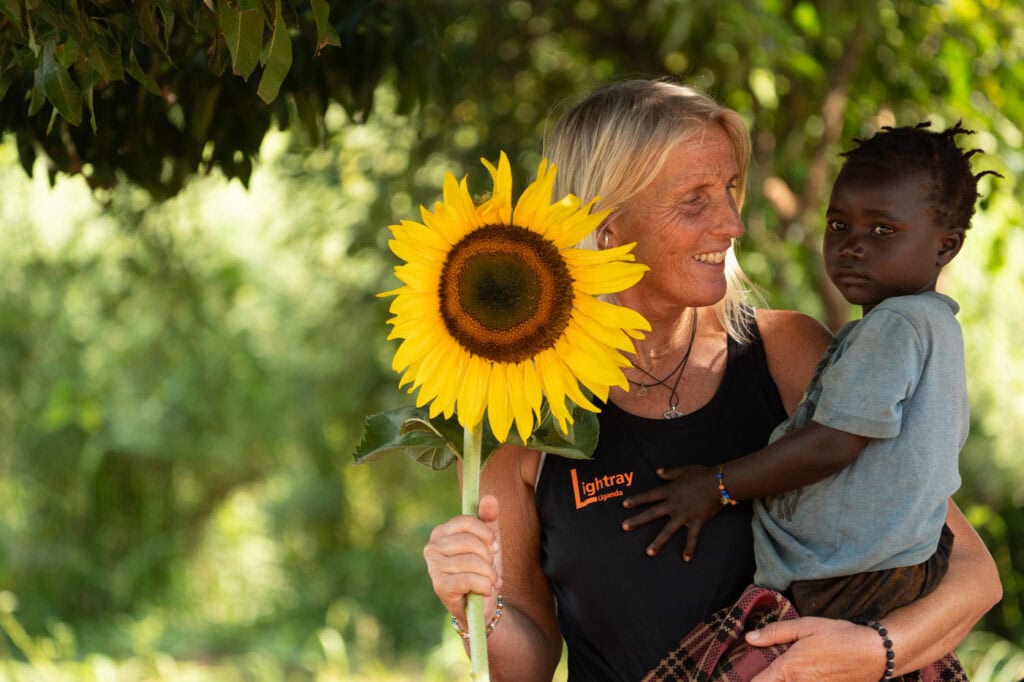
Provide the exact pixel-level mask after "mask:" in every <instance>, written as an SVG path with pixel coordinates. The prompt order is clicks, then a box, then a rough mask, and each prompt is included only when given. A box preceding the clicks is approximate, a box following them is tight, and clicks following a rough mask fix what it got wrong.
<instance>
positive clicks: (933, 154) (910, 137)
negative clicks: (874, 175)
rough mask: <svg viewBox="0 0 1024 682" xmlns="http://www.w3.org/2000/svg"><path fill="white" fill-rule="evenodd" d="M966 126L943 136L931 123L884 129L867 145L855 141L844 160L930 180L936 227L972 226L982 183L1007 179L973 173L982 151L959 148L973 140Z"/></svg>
mask: <svg viewBox="0 0 1024 682" xmlns="http://www.w3.org/2000/svg"><path fill="white" fill-rule="evenodd" d="M961 123H962V121H957V123H956V125H954V126H953V127H951V128H947V129H946V130H944V131H942V132H941V133H934V132H931V131H930V130H927V128H929V127H930V126H931V122H930V121H925V122H923V123H918V124H917V125H915V126H906V127H900V128H894V127H892V126H884V127H883V128H882V130H881V131H879V132H878V133H877V134H875V135H874V136H872V137H870V138H867V139H860V138H854V140H853V141H854V142H856V143H857V146H856V147H854V148H853V149H851V150H850V151H848V152H844V153H843V154H841V155H840V156H843V157H845V158H846V165H855V164H864V165H870V166H880V167H884V168H885V169H886V170H888V171H896V172H906V173H912V172H916V171H927V172H929V173H930V174H931V179H932V193H931V195H930V196H929V200H930V201H931V203H932V205H933V206H934V207H935V217H936V223H937V224H938V225H942V226H944V227H945V228H946V229H953V228H956V227H962V228H963V229H965V230H966V229H967V228H969V227H970V226H971V216H973V215H974V204H975V202H976V201H977V200H978V179H979V178H981V177H982V176H985V175H995V176H997V177H1003V176H1002V175H1000V174H999V173H996V172H995V171H990V170H987V171H982V172H980V173H977V174H975V173H972V172H971V164H970V158H971V157H972V156H974V155H975V154H977V153H978V152H980V151H981V150H980V149H972V150H970V151H967V152H965V151H963V150H962V149H961V148H960V147H958V146H957V144H956V140H955V137H956V136H957V135H971V134H973V133H974V131H973V130H966V129H965V128H963V127H961V125H960V124H961Z"/></svg>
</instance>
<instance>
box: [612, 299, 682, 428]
mask: <svg viewBox="0 0 1024 682" xmlns="http://www.w3.org/2000/svg"><path fill="white" fill-rule="evenodd" d="M696 338H697V311H696V309H695V310H694V311H693V323H692V324H691V325H690V344H689V345H688V346H687V347H686V353H684V354H683V359H682V360H680V361H679V364H678V365H676V366H675V369H673V370H672V371H671V372H669V373H668V376H666V377H665V378H664V379H659V378H658V377H656V376H654V375H653V374H651V373H650V372H648V371H647V370H646V369H644V368H643V367H641V366H639V365H638V364H636V363H635V362H633V361H632V360H630V361H629V364H631V365H633V367H635V368H636V369H638V370H640V371H641V372H643V373H644V374H646V375H647V376H649V377H650V378H652V379H654V382H653V383H650V384H644V383H640V382H639V381H633V380H632V379H627V381H628V382H629V383H631V384H633V385H634V386H638V387H639V390H638V391H637V395H647V389H649V388H653V387H655V386H658V385H659V384H660V385H661V386H664V387H665V388H667V389H668V390H669V396H668V411H667V412H665V419H677V418H679V417H682V416H683V413H682V412H680V411H679V410H677V409H676V408H677V407H678V406H679V393H678V392H677V391H676V389H677V388H678V387H679V380H680V379H682V378H683V373H684V372H685V371H686V362H687V361H688V360H689V359H690V351H692V350H693V342H694V339H696ZM676 372H678V373H679V374H678V376H676ZM673 376H675V377H676V380H675V382H673V384H672V385H671V386H669V385H668V384H667V383H666V382H667V381H668V380H669V379H671V378H672V377H673Z"/></svg>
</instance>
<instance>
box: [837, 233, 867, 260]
mask: <svg viewBox="0 0 1024 682" xmlns="http://www.w3.org/2000/svg"><path fill="white" fill-rule="evenodd" d="M839 255H840V256H846V257H848V258H860V257H862V256H863V255H864V243H863V242H862V241H861V239H860V238H859V237H857V236H852V235H851V236H850V237H847V238H846V239H844V240H843V242H842V244H840V245H839Z"/></svg>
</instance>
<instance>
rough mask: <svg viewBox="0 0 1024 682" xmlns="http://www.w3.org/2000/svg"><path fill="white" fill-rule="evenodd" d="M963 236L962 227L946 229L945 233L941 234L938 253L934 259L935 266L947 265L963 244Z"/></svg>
mask: <svg viewBox="0 0 1024 682" xmlns="http://www.w3.org/2000/svg"><path fill="white" fill-rule="evenodd" d="M964 236H965V234H964V228H962V227H954V228H953V229H951V230H946V233H945V234H943V235H942V241H940V242H939V253H938V256H937V258H936V259H935V264H936V265H937V266H939V267H940V268H941V267H942V266H944V265H947V264H948V263H949V261H951V260H953V259H954V258H955V257H956V254H958V253H960V248H961V247H962V246H963V245H964Z"/></svg>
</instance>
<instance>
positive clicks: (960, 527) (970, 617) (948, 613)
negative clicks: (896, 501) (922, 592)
mask: <svg viewBox="0 0 1024 682" xmlns="http://www.w3.org/2000/svg"><path fill="white" fill-rule="evenodd" d="M946 523H947V524H948V525H949V527H950V529H951V530H952V531H953V533H954V535H955V536H956V538H955V540H954V542H953V551H952V553H951V554H950V557H949V572H948V573H947V574H946V576H945V577H944V578H943V579H942V580H941V581H940V582H939V585H938V587H936V588H935V591H934V592H932V593H931V594H929V595H927V596H925V597H922V598H921V599H919V600H917V601H915V602H914V603H912V604H909V605H907V606H904V607H902V608H899V609H896V610H895V611H893V612H892V613H890V614H888V615H887V616H885V617H884V618H883V619H882V623H883V624H884V625H885V627H886V629H888V631H889V638H890V639H891V640H892V642H893V651H895V652H896V659H895V662H896V670H895V674H896V675H902V674H905V673H908V672H911V671H914V670H920V669H921V668H923V667H925V666H927V665H928V664H929V663H932V662H933V661H936V660H938V659H939V658H942V656H944V655H945V654H947V653H949V652H951V651H953V649H954V648H956V646H957V645H958V644H959V643H960V642H961V641H963V638H964V637H965V636H967V633H968V632H970V630H971V628H972V627H974V624H975V623H977V622H978V620H979V619H980V618H981V617H982V616H983V615H984V614H985V612H986V611H988V610H989V609H990V608H992V606H993V605H995V604H996V603H997V602H998V601H999V600H1000V599H1001V598H1002V594H1003V591H1002V586H1001V585H1000V583H999V574H998V571H997V570H996V565H995V562H994V561H993V560H992V556H991V555H990V554H989V553H988V550H987V549H985V545H984V544H983V543H982V542H981V538H979V537H978V534H977V533H975V532H974V529H973V528H971V525H970V524H969V523H967V519H965V518H964V516H963V514H962V513H960V510H959V509H958V508H957V507H956V505H955V504H954V503H953V502H952V501H950V503H949V512H948V513H947V515H946ZM752 635H753V633H751V634H750V635H748V636H747V641H748V642H750V643H751V644H754V645H756V646H770V645H772V644H784V643H788V642H792V643H793V645H792V646H791V647H790V649H789V650H788V651H787V652H786V653H785V654H783V655H782V656H781V657H779V658H777V659H775V661H774V662H773V663H772V664H771V665H770V666H769V667H768V668H767V669H766V670H764V671H763V672H762V673H761V674H759V675H757V676H756V677H755V678H754V679H753V682H778V681H781V680H791V679H820V680H835V681H836V682H860V681H864V682H868V681H874V680H877V679H879V678H880V677H881V676H882V671H883V670H884V669H885V650H884V649H883V647H882V643H881V639H880V638H879V635H878V633H876V632H875V631H874V630H872V629H871V628H868V627H865V626H862V625H854V624H853V623H850V622H848V621H840V620H829V619H827V618H798V619H796V620H790V621H781V622H778V623H772V624H770V625H768V626H766V627H764V628H763V629H761V630H759V631H757V634H756V636H752Z"/></svg>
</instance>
